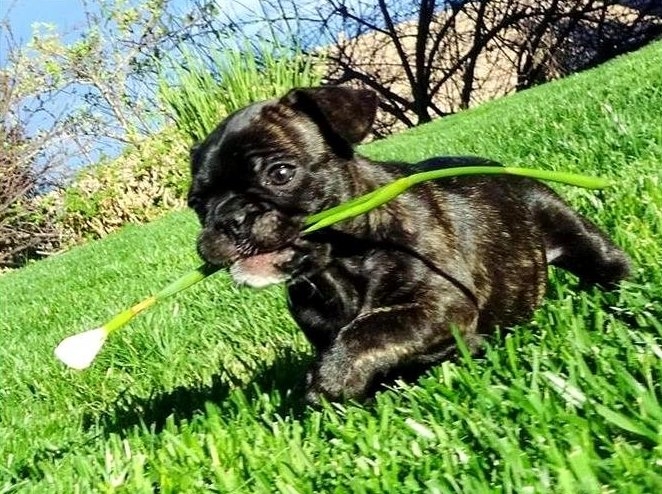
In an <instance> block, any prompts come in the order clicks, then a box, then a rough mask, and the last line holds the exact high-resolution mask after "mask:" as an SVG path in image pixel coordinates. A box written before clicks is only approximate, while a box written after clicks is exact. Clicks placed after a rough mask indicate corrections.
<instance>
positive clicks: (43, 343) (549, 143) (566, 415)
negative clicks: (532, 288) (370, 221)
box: [0, 43, 662, 493]
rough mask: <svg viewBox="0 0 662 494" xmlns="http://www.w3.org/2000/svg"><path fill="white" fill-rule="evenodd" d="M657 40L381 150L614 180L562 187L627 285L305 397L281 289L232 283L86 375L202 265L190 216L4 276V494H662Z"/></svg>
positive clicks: (175, 307)
mask: <svg viewBox="0 0 662 494" xmlns="http://www.w3.org/2000/svg"><path fill="white" fill-rule="evenodd" d="M661 59H662V44H661V43H658V44H655V45H652V46H650V47H648V48H645V49H643V50H641V51H639V52H637V53H635V54H633V55H631V56H628V57H625V58H621V59H619V60H616V61H613V62H612V63H609V64H607V65H605V66H603V67H600V68H598V69H596V70H593V71H590V72H587V73H583V74H580V75H577V76H573V77H569V78H567V79H565V80H563V81H559V82H556V83H553V84H549V85H546V86H543V87H539V88H536V89H533V90H531V91H527V92H524V93H520V94H517V95H515V96H513V97H508V98H504V99H502V100H500V101H497V102H494V103H490V104H486V105H484V106H482V107H480V108H478V109H476V110H473V111H468V112H466V113H464V114H461V115H457V116H454V117H450V118H447V119H444V120H442V121H438V122H434V123H432V124H430V125H427V126H424V127H420V128H417V129H414V130H412V131H410V132H407V133H403V134H401V135H398V136H395V137H393V138H391V139H388V140H387V141H384V142H378V143H374V144H371V145H369V146H366V147H365V148H364V151H365V153H367V154H369V155H370V156H373V157H376V158H384V159H386V158H402V159H408V160H418V159H421V158H424V157H429V156H432V155H436V154H446V153H459V154H468V153H475V154H480V155H484V156H488V157H491V158H496V159H499V160H502V161H503V162H505V163H508V164H512V165H519V166H532V167H539V168H546V169H557V170H568V171H573V172H582V173H590V174H599V175H603V176H605V177H608V178H614V179H616V180H618V183H619V186H618V187H615V188H613V189H609V190H607V191H605V192H604V193H595V192H589V191H585V190H581V189H575V188H570V187H562V186H559V187H557V188H558V189H559V190H561V191H562V193H563V194H564V195H565V196H566V197H568V198H569V199H570V201H571V202H572V203H573V205H575V206H576V207H577V208H578V209H580V210H581V211H582V212H584V213H585V214H586V215H588V216H590V217H591V218H593V219H595V221H596V222H597V223H598V224H599V225H601V226H602V227H603V228H605V229H606V230H607V231H609V232H610V233H611V234H612V235H613V237H614V238H615V239H616V240H617V242H618V243H619V244H621V245H622V246H623V247H624V248H625V249H626V250H627V251H628V252H629V253H630V254H631V256H632V258H633V259H634V262H635V264H636V270H635V277H634V278H633V280H632V281H631V282H629V283H626V284H625V285H624V286H623V288H622V290H620V292H618V293H614V294H604V293H601V292H599V291H598V290H593V291H590V292H579V291H577V281H576V279H574V278H573V277H572V276H570V275H567V274H565V273H561V272H552V277H551V281H550V285H549V291H548V298H547V300H546V302H545V304H544V306H543V307H542V308H541V309H540V310H539V311H538V312H537V313H536V315H535V318H534V320H532V321H531V322H530V324H525V325H522V326H521V327H518V328H515V330H514V331H513V332H510V333H508V334H507V335H505V334H503V335H497V336H495V337H494V338H493V339H492V340H490V343H489V346H488V348H487V350H486V352H485V353H484V355H481V356H479V357H476V358H474V359H471V358H467V357H465V358H463V359H461V361H460V362H458V363H457V364H450V363H445V364H443V365H440V366H437V367H436V368H434V369H432V370H431V371H430V372H428V373H427V374H426V375H425V376H423V377H422V378H421V379H420V380H419V381H418V382H417V383H412V384H407V385H405V384H399V385H397V386H395V389H392V390H388V391H385V392H381V393H379V394H378V396H377V398H376V400H375V402H374V403H372V404H369V405H365V406H361V405H357V404H352V403H347V404H343V405H329V406H325V407H324V408H322V409H320V410H313V409H308V408H306V407H303V406H301V402H300V397H301V388H300V384H301V380H302V375H303V369H304V368H305V366H306V364H307V363H308V361H309V359H310V348H309V347H308V345H307V343H306V341H305V340H304V338H303V336H302V335H301V334H300V332H299V331H298V330H297V328H296V327H295V325H294V323H293V322H292V320H291V319H290V317H289V315H288V314H287V311H286V308H285V304H284V297H283V294H282V287H273V288H271V289H268V290H264V291H251V290H249V289H243V288H237V287H235V286H233V285H232V284H231V283H230V282H229V279H228V277H227V276H226V275H224V274H220V273H219V274H218V275H215V276H214V277H212V278H210V279H208V280H205V282H203V283H200V284H198V285H196V286H195V287H193V288H191V289H190V290H188V291H186V292H184V293H182V294H181V295H179V296H177V297H176V298H174V299H172V300H169V301H168V302H166V303H164V304H162V305H160V306H158V307H156V308H155V309H153V310H151V311H150V312H148V313H147V314H145V315H143V316H140V318H138V319H136V320H135V321H134V322H133V323H132V324H131V325H130V326H129V327H127V328H125V329H123V330H122V331H121V332H120V333H118V334H117V335H115V337H113V338H112V340H110V341H109V342H108V343H107V345H106V348H104V350H103V352H102V354H101V355H100V357H99V358H98V360H97V362H96V363H95V364H94V365H93V367H92V368H91V369H89V370H88V371H84V372H75V371H70V370H67V369H65V368H64V367H63V366H62V365H61V364H60V363H59V362H57V361H55V359H54V358H53V356H52V351H53V348H54V347H55V345H56V344H57V343H58V342H59V341H60V339H61V338H63V337H64V336H67V335H69V334H72V333H74V332H77V331H81V330H83V329H87V328H91V327H94V326H96V325H98V324H100V323H102V322H104V321H105V320H106V319H107V318H108V317H110V316H112V315H113V314H114V313H115V312H117V311H119V310H121V309H123V308H125V307H127V306H128V305H130V304H132V303H134V302H136V301H138V300H140V299H141V298H143V297H144V296H146V295H147V294H149V293H152V292H154V291H156V290H157V289H158V288H160V287H162V286H163V285H165V284H166V283H168V282H169V281H171V280H173V279H174V278H176V277H178V276H179V275H180V274H182V273H184V272H187V271H188V270H189V269H191V268H192V267H194V266H196V265H197V264H198V260H197V258H196V255H195V251H194V247H193V244H194V237H195V235H196V232H197V230H198V226H197V224H196V221H195V219H194V217H193V215H192V214H190V213H188V212H181V213H177V214H173V215H171V216H169V217H167V218H165V219H163V220H161V221H158V222H155V223H152V224H149V225H146V226H143V227H128V228H125V229H124V230H123V231H121V232H120V233H118V234H115V235H112V236H110V237H108V238H107V239H105V240H102V241H98V242H93V243H90V244H88V245H86V246H83V247H80V248H77V249H75V250H73V251H71V252H69V253H67V254H65V255H62V256H59V257H55V258H52V259H49V260H46V261H42V262H38V263H35V264H33V265H30V266H28V267H26V268H25V269H22V270H20V271H17V272H13V273H9V274H6V275H4V276H2V277H1V278H0V376H2V377H0V383H1V385H0V492H3V493H4V492H13V491H26V492H48V493H51V492H63V493H72V492H93V491H98V492H116V491H117V492H127V493H139V492H163V493H169V492H200V491H207V490H208V491H211V492H246V493H253V492H274V491H275V492H283V493H296V492H304V493H305V492H310V493H312V492H458V493H460V492H471V493H474V492H523V493H535V492H545V493H546V492H567V493H575V492H586V493H593V492H596V493H598V492H618V493H622V492H625V493H629V492H633V493H634V492H650V493H657V492H662V390H661V389H660V386H661V383H662V348H661V347H662V322H661V321H662V248H661V247H660V242H661V240H662V187H661V181H662V171H661V170H662V113H661V112H660V109H661V108H662V64H660V63H659V61H660V60H661Z"/></svg>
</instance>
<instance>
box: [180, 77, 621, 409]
mask: <svg viewBox="0 0 662 494" xmlns="http://www.w3.org/2000/svg"><path fill="white" fill-rule="evenodd" d="M376 105H377V100H376V97H375V95H374V93H372V92H371V91H365V90H363V91H360V90H352V89H347V88H342V87H327V88H313V89H299V90H293V91H291V92H290V93H288V94H287V95H286V96H284V97H283V98H281V99H280V100H275V101H270V102H263V103H258V104H254V105H252V106H250V107H248V108H247V109H244V110H241V111H239V112H237V113H236V114H234V115H232V116H230V117H228V118H227V119H226V120H225V121H224V122H222V123H221V124H220V125H219V127H218V128H217V129H216V130H215V131H214V132H213V133H212V134H210V136H209V137H208V138H207V139H206V140H205V141H204V142H203V143H202V144H201V145H200V146H198V147H197V148H195V149H194V150H193V152H192V173H193V183H192V186H191V190H190V193H189V199H190V205H191V206H192V207H193V208H194V209H195V210H196V211H197V213H198V215H199V217H200V220H201V222H202V225H203V229H202V232H201V234H200V237H199V240H198V249H199V252H200V254H201V256H202V257H203V258H204V259H206V260H207V261H209V262H212V263H215V264H219V265H229V264H231V263H233V262H234V261H236V260H237V259H241V258H242V257H246V256H250V255H254V254H256V253H263V252H269V251H273V250H277V249H278V250H280V249H290V250H291V251H292V255H291V256H289V257H287V259H288V260H287V261H286V262H283V264H282V265H279V266H278V268H279V269H280V270H281V271H282V272H284V273H286V274H287V276H288V281H287V294H288V303H289V307H290V310H291V313H292V316H293V317H294V319H295V321H296V322H297V323H298V324H299V326H300V327H301V329H302V330H303V332H304V333H305V335H306V337H307V338H308V339H309V340H310V342H311V343H312V344H313V346H314V348H315V351H316V360H315V363H314V365H313V367H312V368H311V370H310V372H309V375H308V391H307V399H308V400H309V401H311V402H316V401H317V400H318V399H319V397H320V396H321V395H324V396H326V397H327V398H330V399H341V398H356V399H361V398H364V397H365V396H366V394H367V393H368V392H369V390H370V389H371V387H372V385H373V384H374V383H375V381H376V380H378V378H380V377H381V376H383V375H386V374H390V373H393V372H394V371H397V370H398V369H401V368H408V367H411V366H419V365H430V364H434V363H436V362H439V361H441V360H443V359H445V358H447V357H448V356H449V355H450V354H452V353H453V350H454V346H455V340H454V338H453V335H452V328H453V327H455V328H457V330H458V331H459V332H460V333H461V334H462V336H463V338H464V339H465V341H466V342H467V343H468V344H469V347H470V348H471V349H472V350H473V349H476V348H477V347H478V345H479V343H480V341H481V339H482V337H483V335H485V334H489V333H490V332H491V331H493V329H494V327H495V326H497V325H498V326H510V325H513V324H515V323H519V322H522V321H526V320H527V319H528V318H530V317H531V315H532V312H533V311H534V309H535V308H536V307H537V306H538V305H539V304H540V302H541V299H542V297H543V295H544V292H545V288H546V283H547V265H548V264H550V265H555V266H559V267H562V268H565V269H567V270H569V271H570V272H572V273H574V274H576V275H578V276H579V277H580V278H581V279H582V281H584V282H586V283H594V284H600V285H602V286H604V287H606V288H610V287H613V286H614V285H615V284H616V283H617V282H618V281H619V280H621V279H623V278H624V277H625V276H627V274H628V272H629V261H628V259H627V257H626V255H625V254H624V253H623V252H622V251H621V250H620V249H619V248H618V247H616V246H615V245H614V244H613V243H612V242H611V240H609V239H608V238H607V236H605V234H603V233H602V232H600V231H599V230H598V228H597V227H595V226H594V225H593V224H592V223H590V222H589V221H588V220H587V219H585V218H583V217H581V216H580V215H578V214H577V213H575V212H574V211H572V210H571V209H570V208H569V207H568V205H567V204H566V203H565V202H564V201H563V200H562V199H561V198H560V197H559V196H558V195H557V194H556V193H554V192H553V191H552V190H551V189H550V188H548V187H547V186H545V185H543V184H542V183H539V182H537V181H534V180H529V179H525V178H517V177H461V178H460V177H458V178H452V179H447V180H440V181H436V182H434V183H430V182H428V183H425V184H421V185H419V186H417V187H416V188H415V189H413V190H410V191H409V192H407V193H405V194H403V195H401V196H399V197H398V198H397V199H395V200H393V201H392V202H390V203H388V204H387V205H385V206H383V207H381V208H379V209H376V210H374V211H372V212H369V213H367V214H365V215H362V216H359V217H357V218H354V219H352V220H348V221H346V222H343V223H340V224H337V225H334V226H333V227H331V228H327V229H324V230H321V231H319V232H316V233H314V234H311V235H308V236H305V237H302V236H300V234H299V232H300V229H301V227H302V222H303V219H304V218H305V216H306V215H309V214H312V213H315V212H317V211H320V210H323V209H325V208H327V207H330V206H333V205H335V204H337V203H339V202H340V201H343V200H347V199H349V198H351V197H355V196H357V195H360V194H363V193H366V192H368V191H370V190H373V189H374V188H375V187H378V186H380V185H382V184H385V183H387V182H390V181H392V180H394V179H395V178H397V177H400V176H403V175H405V174H409V173H412V171H414V170H418V169H429V168H439V167H444V166H471V165H480V164H494V163H492V162H489V161H487V160H484V159H481V158H474V157H439V158H434V159H431V160H428V161H426V162H423V163H419V164H417V165H406V164H403V163H375V162H372V161H370V160H368V159H366V158H364V157H362V156H360V155H358V154H356V153H355V152H354V151H353V149H352V145H354V144H356V143H357V142H359V141H361V140H362V139H363V138H364V137H365V136H366V135H367V133H368V132H369V130H370V126H371V124H372V121H373V119H374V114H375V111H376ZM277 162H287V163H289V164H291V165H293V166H295V167H296V174H295V176H294V178H293V179H292V181H291V182H289V183H288V184H286V185H285V186H278V187H274V186H271V185H268V184H265V182H264V180H265V179H264V170H265V169H267V168H268V167H269V166H271V165H272V164H273V163H277Z"/></svg>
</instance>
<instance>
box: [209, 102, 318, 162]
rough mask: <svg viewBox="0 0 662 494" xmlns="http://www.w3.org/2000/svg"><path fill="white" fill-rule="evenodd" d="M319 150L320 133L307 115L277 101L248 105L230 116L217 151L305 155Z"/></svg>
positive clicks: (240, 153)
mask: <svg viewBox="0 0 662 494" xmlns="http://www.w3.org/2000/svg"><path fill="white" fill-rule="evenodd" d="M322 150H323V146H322V136H321V134H320V132H319V130H318V128H317V126H316V125H315V124H314V123H313V122H312V121H311V120H310V118H309V117H307V116H306V115H303V114H301V113H299V112H297V111H295V110H293V109H292V108H290V107H288V106H285V105H282V104H279V103H278V102H277V101H266V102H262V103H257V104H254V105H251V106H250V107H248V108H245V109H244V110H242V111H240V112H238V113H237V114H235V115H233V116H232V117H230V118H229V119H228V121H227V125H226V128H225V132H224V136H223V142H222V143H220V145H219V151H220V152H221V154H223V155H225V154H235V155H237V154H239V155H241V156H255V155H263V154H267V155H269V154H274V153H278V154H281V153H282V154H284V155H289V156H292V157H294V158H305V157H307V156H310V155H315V154H317V153H319V152H321V151H322Z"/></svg>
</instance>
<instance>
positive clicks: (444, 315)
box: [306, 296, 478, 403]
mask: <svg viewBox="0 0 662 494" xmlns="http://www.w3.org/2000/svg"><path fill="white" fill-rule="evenodd" d="M437 302H438V301H434V302H432V301H426V302H425V303H408V304H401V305H395V306H389V307H379V308H374V309H371V310H369V311H367V312H365V313H363V314H361V315H359V316H358V317H357V318H356V319H354V320H353V321H352V322H351V323H350V324H348V325H347V326H345V327H344V328H343V329H342V330H341V331H340V333H339V334H338V336H337V338H336V339H335V341H334V343H333V344H332V345H331V346H330V347H329V348H328V349H326V350H323V351H322V352H320V354H319V355H318V358H317V361H316V362H315V364H314V365H313V367H312V369H311V370H310V372H309V374H308V391H307V394H306V399H307V401H308V402H310V403H318V402H319V398H320V396H321V395H323V396H325V397H327V398H328V399H331V400H338V399H357V400H360V399H362V398H365V397H366V395H367V393H368V392H369V390H370V389H371V386H372V385H373V384H374V383H375V380H376V379H378V378H379V377H383V376H384V375H386V374H389V373H390V372H392V371H394V370H397V369H399V368H401V367H403V366H409V365H416V364H419V365H420V364H426V365H427V364H431V363H436V362H439V361H441V360H443V359H444V358H446V357H447V356H448V355H450V354H451V353H452V352H453V351H454V350H455V340H454V338H453V335H452V332H451V327H452V326H453V325H455V326H456V327H457V328H458V329H459V330H460V333H461V334H462V335H463V336H464V337H465V339H466V340H467V342H468V343H469V345H470V346H472V347H473V346H474V343H475V342H477V340H478V338H477V336H476V322H477V319H478V308H477V307H476V306H475V305H473V303H472V302H470V301H468V300H466V299H464V298H463V297H462V296H458V297H457V298H456V299H455V300H453V301H452V303H449V300H448V298H446V299H445V300H444V302H445V303H446V305H445V306H444V305H442V306H436V308H435V309H434V310H433V311H432V312H433V313H432V314H431V307H435V306H434V305H433V303H437ZM439 307H441V309H439Z"/></svg>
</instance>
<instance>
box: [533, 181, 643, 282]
mask: <svg viewBox="0 0 662 494" xmlns="http://www.w3.org/2000/svg"><path fill="white" fill-rule="evenodd" d="M533 199H534V200H533V204H532V206H533V212H534V214H535V216H536V218H537V220H538V223H539V225H540V227H541V230H542V233H543V238H544V242H545V251H546V254H547V262H548V264H550V265H552V266H558V267H560V268H563V269H565V270H567V271H570V272H571V273H573V274H575V275H577V276H578V277H579V278H580V280H581V281H582V283H585V284H595V285H600V286H601V287H603V288H606V289H611V288H614V287H615V286H616V285H617V284H618V282H619V281H621V280H623V279H624V278H626V277H627V276H628V275H629V273H630V261H629V259H628V256H627V255H626V254H625V253H624V252H623V251H622V250H621V249H620V248H619V247H617V246H616V245H615V244H614V242H613V241H612V240H611V239H609V238H608V237H607V235H606V234H605V233H604V232H602V231H601V230H600V229H599V228H598V227H597V226H595V225H594V224H593V223H591V222H590V221H589V220H587V219H586V218H584V217H582V216H581V215H580V214H579V213H577V212H575V211H574V210H572V209H571V208H570V206H568V205H567V204H566V203H565V202H564V201H563V200H562V199H561V198H560V197H559V196H557V195H556V194H555V193H554V192H552V191H551V190H550V189H547V188H546V187H545V188H539V189H537V190H536V191H535V194H534V196H533Z"/></svg>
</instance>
